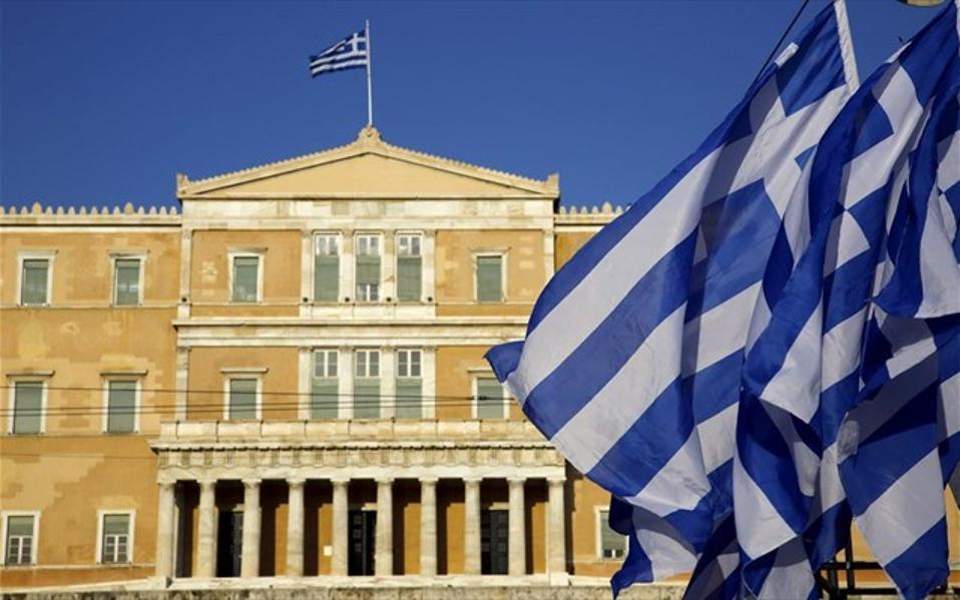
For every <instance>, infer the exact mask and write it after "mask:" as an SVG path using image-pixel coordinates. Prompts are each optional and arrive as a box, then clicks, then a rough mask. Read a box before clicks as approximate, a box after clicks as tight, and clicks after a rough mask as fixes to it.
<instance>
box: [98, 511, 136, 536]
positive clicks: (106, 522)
mask: <svg viewBox="0 0 960 600" xmlns="http://www.w3.org/2000/svg"><path fill="white" fill-rule="evenodd" d="M129 533H130V515H103V534H104V535H128V534H129Z"/></svg>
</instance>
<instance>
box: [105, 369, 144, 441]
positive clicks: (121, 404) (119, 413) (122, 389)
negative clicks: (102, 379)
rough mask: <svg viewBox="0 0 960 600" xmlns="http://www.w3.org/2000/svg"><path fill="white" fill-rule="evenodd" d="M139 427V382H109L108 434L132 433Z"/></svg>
mask: <svg viewBox="0 0 960 600" xmlns="http://www.w3.org/2000/svg"><path fill="white" fill-rule="evenodd" d="M136 427H137V382H136V381H108V382H107V432H108V433H132V432H133V431H135V430H136Z"/></svg>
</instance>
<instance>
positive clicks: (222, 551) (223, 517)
mask: <svg viewBox="0 0 960 600" xmlns="http://www.w3.org/2000/svg"><path fill="white" fill-rule="evenodd" d="M242 549H243V513H242V512H240V511H232V510H221V511H220V522H219V529H218V530H217V577H240V557H241V556H242Z"/></svg>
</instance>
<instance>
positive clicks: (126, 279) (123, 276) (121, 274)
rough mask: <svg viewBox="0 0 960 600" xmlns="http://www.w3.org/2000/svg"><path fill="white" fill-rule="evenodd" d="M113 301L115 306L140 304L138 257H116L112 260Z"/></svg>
mask: <svg viewBox="0 0 960 600" xmlns="http://www.w3.org/2000/svg"><path fill="white" fill-rule="evenodd" d="M113 303H114V304H116V305H117V306H136V305H137V304H140V259H139V258H117V259H115V260H114V261H113Z"/></svg>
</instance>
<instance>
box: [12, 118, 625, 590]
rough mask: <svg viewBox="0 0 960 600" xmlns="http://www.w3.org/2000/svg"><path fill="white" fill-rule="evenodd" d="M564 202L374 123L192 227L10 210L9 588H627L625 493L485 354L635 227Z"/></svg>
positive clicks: (197, 218)
mask: <svg viewBox="0 0 960 600" xmlns="http://www.w3.org/2000/svg"><path fill="white" fill-rule="evenodd" d="M559 195H560V190H559V184H558V178H557V176H550V177H548V178H546V179H545V180H538V179H530V178H526V177H521V176H517V175H512V174H508V173H503V172H499V171H494V170H490V169H485V168H481V167H477V166H473V165H469V164H465V163H462V162H457V161H454V160H448V159H444V158H439V157H436V156H431V155H428V154H423V153H420V152H415V151H412V150H408V149H404V148H400V147H397V146H394V145H391V144H388V143H386V142H384V141H383V140H382V139H381V138H380V134H379V133H378V132H377V131H376V130H375V129H372V128H366V129H364V130H363V131H362V132H361V133H360V135H359V137H358V138H357V139H356V140H355V141H353V142H352V143H349V144H347V145H345V146H341V147H337V148H333V149H330V150H326V151H322V152H318V153H315V154H310V155H307V156H302V157H298V158H293V159H290V160H285V161H281V162H277V163H273V164H268V165H263V166H259V167H254V168H251V169H246V170H243V171H238V172H234V173H228V174H225V175H220V176H216V177H211V178H207V179H201V180H191V179H189V178H188V177H187V176H184V175H179V176H178V177H177V197H178V200H179V202H180V209H179V210H176V209H164V208H161V209H159V210H157V209H154V208H150V209H147V210H144V209H136V210H135V209H134V208H133V207H131V206H129V205H127V206H126V207H124V208H123V209H119V208H115V209H113V210H110V209H106V208H104V209H100V210H97V209H93V210H85V209H79V210H76V209H68V210H64V209H60V208H58V209H57V210H56V211H53V210H51V209H50V208H46V209H44V208H43V207H41V206H40V205H39V204H38V205H34V206H33V207H32V208H22V209H20V208H9V209H5V210H4V211H3V212H2V214H0V244H2V245H0V248H2V261H0V363H2V364H0V371H2V372H0V377H2V378H3V385H4V392H5V393H4V394H3V406H2V411H3V417H4V419H3V428H4V429H3V435H2V436H0V539H2V541H3V546H2V550H0V552H2V555H0V562H2V565H3V566H2V567H0V587H3V588H4V589H10V588H20V587H32V586H61V585H68V584H89V583H96V582H107V581H127V580H138V579H148V578H158V579H159V580H161V581H165V582H168V581H174V582H176V583H179V582H181V581H184V580H196V581H201V580H209V579H211V578H230V577H240V578H256V577H273V576H284V577H304V578H312V577H329V578H331V580H333V579H332V578H348V577H368V578H377V577H381V578H382V577H421V578H425V579H424V580H425V581H426V580H427V579H430V580H432V579H436V580H438V581H442V580H443V578H444V577H449V576H453V575H457V576H460V577H473V576H476V577H481V576H486V575H494V576H495V575H500V576H505V577H506V578H507V579H504V581H510V580H512V579H511V578H519V579H522V578H527V579H528V580H536V581H542V582H546V583H554V584H558V583H559V584H566V583H567V582H568V579H569V578H570V577H577V576H592V577H607V576H609V575H610V574H611V573H612V572H613V571H614V570H615V569H616V568H617V566H618V564H619V562H620V559H621V557H622V556H623V554H624V552H625V543H624V540H623V538H622V537H620V536H618V535H616V534H614V533H613V532H612V531H610V530H609V528H608V527H607V526H606V514H605V511H606V507H607V503H608V496H607V494H606V493H605V492H603V491H602V490H600V489H599V488H597V487H595V486H593V485H592V484H590V483H589V482H588V481H586V480H584V479H583V477H582V476H581V475H579V474H578V473H576V472H575V471H573V470H572V469H571V468H570V467H569V466H568V465H566V464H565V462H564V460H563V458H562V457H561V456H560V455H559V454H558V453H557V452H556V451H555V450H554V449H553V448H552V447H551V446H550V445H549V444H548V443H547V442H546V441H544V439H543V438H542V436H541V435H540V434H539V432H537V431H536V430H535V429H534V428H533V427H532V426H531V425H530V424H529V423H528V422H527V421H525V420H524V418H523V416H522V413H521V412H520V411H519V409H518V407H517V406H514V405H513V403H512V402H511V401H510V399H509V398H508V397H507V395H506V393H505V392H504V389H503V388H502V387H501V386H500V385H499V384H498V383H497V381H496V380H495V379H494V378H493V375H492V373H491V372H490V370H489V368H488V367H487V365H486V363H485V361H484V360H483V354H484V352H485V351H486V350H487V349H488V348H489V347H490V346H491V345H494V344H497V343H500V342H503V341H506V340H510V339H516V338H519V337H522V335H523V333H524V330H525V324H526V318H527V315H528V314H529V313H530V311H531V309H532V307H533V303H534V301H535V300H536V298H537V295H538V293H539V292H540V290H541V288H542V287H543V285H544V283H545V282H546V281H547V280H548V279H549V278H550V277H551V276H552V274H553V273H554V270H555V269H556V268H557V266H558V265H560V264H562V263H563V262H564V261H565V260H566V259H567V258H569V256H570V255H571V254H572V253H573V252H574V251H575V250H576V249H577V248H578V247H579V246H580V245H581V244H582V243H583V242H584V241H585V240H586V239H588V238H589V237H590V236H591V235H592V234H593V233H594V232H595V231H597V230H598V229H599V227H601V226H602V225H603V224H604V223H606V222H608V221H609V220H610V219H612V218H613V217H614V216H615V214H616V212H618V211H614V210H612V209H611V208H610V206H609V205H605V206H604V207H603V208H602V209H592V210H590V211H588V210H586V209H583V210H580V211H577V210H571V211H566V210H561V209H560V208H559ZM519 579H518V580H519ZM373 580H375V579H373ZM154 581H157V579H154ZM240 581H243V580H240ZM187 583H189V581H188V582H187Z"/></svg>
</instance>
